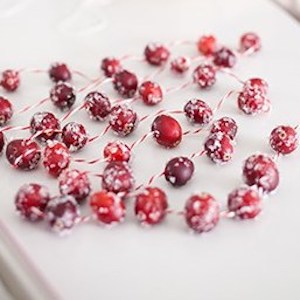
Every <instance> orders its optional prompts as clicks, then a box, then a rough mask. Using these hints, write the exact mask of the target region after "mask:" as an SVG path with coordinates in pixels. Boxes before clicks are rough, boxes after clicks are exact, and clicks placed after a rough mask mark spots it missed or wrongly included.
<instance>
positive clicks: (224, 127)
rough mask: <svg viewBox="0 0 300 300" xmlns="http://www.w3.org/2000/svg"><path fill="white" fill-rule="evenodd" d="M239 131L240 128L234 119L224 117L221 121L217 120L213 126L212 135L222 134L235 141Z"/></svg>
mask: <svg viewBox="0 0 300 300" xmlns="http://www.w3.org/2000/svg"><path fill="white" fill-rule="evenodd" d="M237 130H238V126H237V124H236V122H235V121H234V120H233V119H232V118H229V117H223V118H221V119H219V120H216V121H215V122H214V123H213V124H212V126H211V129H210V133H217V132H221V133H223V134H225V135H227V136H228V137H230V138H231V139H232V140H234V139H235V137H236V134H237Z"/></svg>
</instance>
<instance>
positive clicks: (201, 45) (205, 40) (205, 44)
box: [197, 35, 217, 56]
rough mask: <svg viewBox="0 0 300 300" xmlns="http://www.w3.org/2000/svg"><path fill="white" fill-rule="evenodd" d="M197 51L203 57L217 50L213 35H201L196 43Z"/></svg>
mask: <svg viewBox="0 0 300 300" xmlns="http://www.w3.org/2000/svg"><path fill="white" fill-rule="evenodd" d="M197 47H198V51H199V52H200V53H201V54H203V55H205V56H208V55H212V54H213V53H214V52H215V51H216V48H217V40H216V38H215V37H214V36H213V35H203V36H202V37H201V38H200V39H199V41H198V43H197Z"/></svg>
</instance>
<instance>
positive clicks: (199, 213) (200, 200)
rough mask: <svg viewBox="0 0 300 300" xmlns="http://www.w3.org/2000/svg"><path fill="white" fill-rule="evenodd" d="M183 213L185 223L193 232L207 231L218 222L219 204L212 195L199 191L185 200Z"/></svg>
mask: <svg viewBox="0 0 300 300" xmlns="http://www.w3.org/2000/svg"><path fill="white" fill-rule="evenodd" d="M184 215H185V220H186V223H187V225H188V226H189V227H190V228H191V229H192V230H193V231H194V232H196V233H202V232H207V231H210V230H212V229H213V228H214V227H215V226H216V225H217V223H218V222H219V218H220V206H219V204H218V202H217V201H216V200H215V198H214V197H213V196H212V195H210V194H206V193H201V194H198V195H193V196H191V197H190V198H189V199H188V200H187V202H186V205H185V213H184Z"/></svg>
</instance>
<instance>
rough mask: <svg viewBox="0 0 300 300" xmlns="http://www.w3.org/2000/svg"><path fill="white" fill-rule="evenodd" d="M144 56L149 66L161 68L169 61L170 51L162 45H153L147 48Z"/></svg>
mask: <svg viewBox="0 0 300 300" xmlns="http://www.w3.org/2000/svg"><path fill="white" fill-rule="evenodd" d="M144 54H145V58H146V60H147V61H148V63H149V64H151V65H154V66H161V65H162V64H164V63H165V62H166V61H167V60H168V58H169V56H170V51H169V50H168V49H167V48H166V47H165V46H164V45H162V44H158V43H151V44H148V45H147V46H146V48H145V51H144Z"/></svg>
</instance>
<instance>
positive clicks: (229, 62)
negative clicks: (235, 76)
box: [213, 47, 236, 68]
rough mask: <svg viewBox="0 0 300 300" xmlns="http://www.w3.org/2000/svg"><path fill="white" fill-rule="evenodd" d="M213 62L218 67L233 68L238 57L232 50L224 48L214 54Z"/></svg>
mask: <svg viewBox="0 0 300 300" xmlns="http://www.w3.org/2000/svg"><path fill="white" fill-rule="evenodd" d="M213 62H214V64H215V65H216V66H218V67H222V68H232V67H233V66H234V65H235V64H236V56H235V54H234V53H233V52H232V51H231V50H230V49H228V48H225V47H222V48H221V49H219V50H218V51H216V52H215V53H214V59H213Z"/></svg>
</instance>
